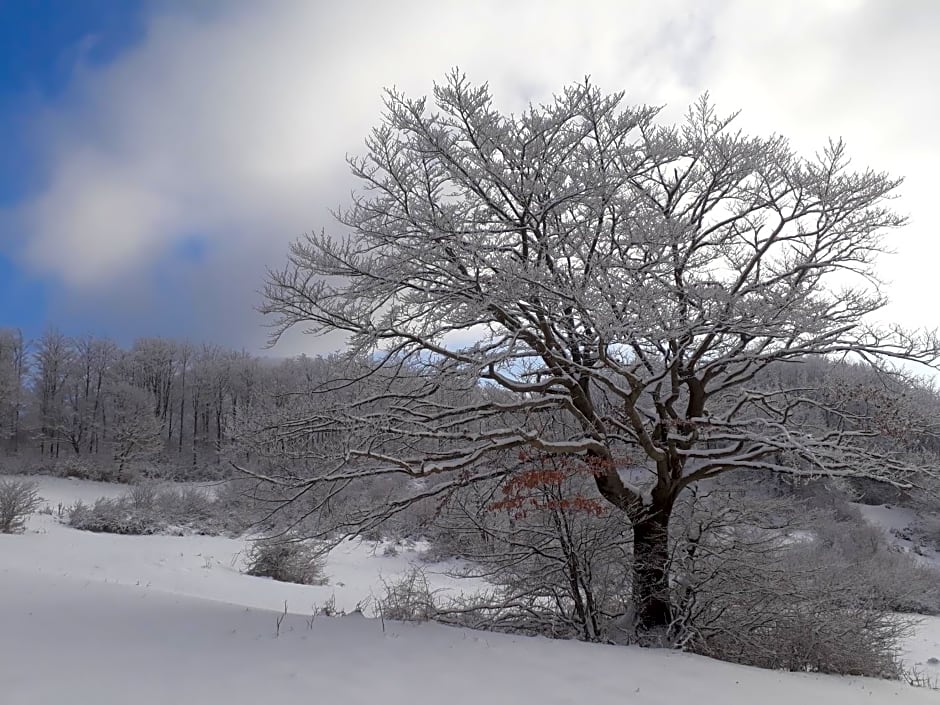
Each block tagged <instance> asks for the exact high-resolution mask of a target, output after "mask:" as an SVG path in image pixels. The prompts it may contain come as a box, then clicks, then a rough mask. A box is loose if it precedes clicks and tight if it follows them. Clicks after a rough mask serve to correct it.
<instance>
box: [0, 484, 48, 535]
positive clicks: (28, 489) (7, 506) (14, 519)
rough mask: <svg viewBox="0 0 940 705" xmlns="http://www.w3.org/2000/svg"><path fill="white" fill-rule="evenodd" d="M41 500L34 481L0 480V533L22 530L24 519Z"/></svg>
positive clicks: (37, 506) (24, 523) (36, 507)
mask: <svg viewBox="0 0 940 705" xmlns="http://www.w3.org/2000/svg"><path fill="white" fill-rule="evenodd" d="M41 502H42V498H41V497H40V496H39V493H38V490H37V488H36V483H34V482H28V481H23V480H0V533H3V534H12V533H16V532H19V531H22V530H23V528H24V526H25V525H26V519H27V518H28V517H29V515H30V514H32V513H33V512H35V511H36V510H37V509H38V508H39V505H40V503H41Z"/></svg>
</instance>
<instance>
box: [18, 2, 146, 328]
mask: <svg viewBox="0 0 940 705" xmlns="http://www.w3.org/2000/svg"><path fill="white" fill-rule="evenodd" d="M144 11H145V6H144V3H143V2H135V1H134V0H120V1H115V0H81V2H76V1H75V0H0V135H2V137H0V154H2V155H3V157H2V160H0V206H11V205H15V204H17V203H18V202H21V201H22V200H24V199H26V198H28V197H30V196H31V195H34V194H35V193H36V192H37V191H39V190H41V189H42V186H43V178H44V176H45V174H44V173H43V169H42V164H41V163H39V162H38V161H37V160H36V159H35V158H34V155H35V153H36V151H37V145H36V144H35V142H36V139H37V135H36V134H35V132H34V131H32V130H31V129H30V128H31V126H32V121H33V120H35V119H36V118H37V115H38V114H39V113H41V112H42V111H43V110H45V109H48V108H49V107H51V106H55V105H56V104H57V103H58V102H59V101H62V100H63V97H64V95H65V94H66V93H67V92H68V90H69V87H70V85H71V81H72V78H73V76H74V73H75V71H76V69H77V68H78V67H79V66H80V65H85V66H91V67H94V66H96V65H103V64H107V63H109V62H112V61H114V60H115V59H116V58H117V57H119V56H120V53H121V52H122V51H123V50H125V49H127V48H128V47H130V46H133V45H134V44H135V43H137V42H139V41H140V40H141V38H142V35H143V31H144V28H145V15H144ZM11 237H15V233H9V232H3V233H0V238H2V239H0V242H4V243H8V241H9V239H10V238H11ZM54 287H55V281H54V280H53V279H51V278H49V277H42V276H37V275H36V274H34V273H31V272H29V271H28V270H25V269H23V268H21V267H19V266H17V264H16V262H15V261H14V260H13V259H11V257H10V256H9V254H7V253H5V252H3V251H0V325H8V326H16V327H19V328H22V329H23V330H24V331H25V332H26V333H27V334H28V335H30V336H32V335H35V334H36V333H37V332H39V331H40V330H41V328H42V327H43V326H44V325H46V324H47V323H48V322H47V321H46V311H47V303H48V293H49V291H50V289H52V288H54Z"/></svg>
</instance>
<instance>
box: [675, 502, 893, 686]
mask: <svg viewBox="0 0 940 705" xmlns="http://www.w3.org/2000/svg"><path fill="white" fill-rule="evenodd" d="M713 492H722V493H724V495H725V496H723V497H720V498H717V499H716V498H715V497H714V496H713V493H704V494H696V493H690V494H688V495H686V496H685V497H684V498H683V502H682V505H681V506H680V508H679V510H678V511H677V515H676V521H675V522H674V524H673V527H672V529H673V542H674V547H673V566H672V567H673V575H674V578H675V580H674V585H673V593H674V594H673V604H674V606H675V615H674V617H675V621H674V624H673V626H672V630H671V631H672V633H671V636H672V638H673V639H674V641H675V643H677V644H678V645H680V646H682V647H684V648H686V649H687V650H690V651H694V652H696V653H700V654H704V655H707V656H712V657H714V658H718V659H721V660H725V661H733V662H736V663H743V664H747V665H752V666H760V667H763V668H774V669H784V670H791V671H818V672H825V673H840V674H851V675H865V676H875V677H891V678H896V677H898V675H899V665H898V662H897V658H896V657H897V645H898V641H899V639H900V638H901V637H902V636H903V635H904V634H905V633H906V631H907V629H908V628H909V622H907V621H906V620H904V619H901V618H899V617H897V616H896V615H894V614H892V612H891V609H892V604H891V602H890V600H889V599H888V597H889V594H888V592H890V591H888V592H885V591H882V590H879V587H878V586H877V585H876V583H875V582H874V581H875V580H877V578H875V577H874V574H875V573H877V572H879V571H881V570H882V568H881V567H880V566H879V564H878V563H877V561H872V562H865V554H864V553H863V552H861V551H860V550H854V551H847V550H845V547H844V546H840V545H837V544H834V543H831V542H829V541H827V540H826V539H823V538H820V536H819V535H818V533H819V532H820V531H821V532H822V533H824V534H826V535H827V536H835V535H838V532H836V531H830V529H828V528H826V521H832V520H831V519H829V520H825V519H824V515H822V514H820V513H819V512H812V511H807V510H805V508H803V509H802V510H801V508H800V507H794V506H793V505H792V504H789V503H787V502H785V501H782V500H776V501H775V500H766V499H761V500H755V499H753V498H750V497H747V496H743V495H737V496H734V497H729V496H727V492H726V491H724V490H720V489H716V490H713ZM788 505H789V506H788ZM838 523H839V524H840V525H841V527H842V528H841V531H842V535H851V534H852V532H853V531H857V532H858V534H859V536H858V540H859V541H860V542H861V543H862V544H864V543H865V542H866V541H867V542H872V541H874V540H875V539H877V535H875V536H872V535H871V534H869V533H868V532H867V530H866V529H865V527H862V528H861V529H857V528H856V526H857V525H856V524H853V523H851V522H838ZM807 524H808V525H809V528H810V530H807V529H806V525H807ZM819 527H823V528H822V529H819ZM813 529H816V530H813ZM850 543H851V542H850ZM874 545H875V544H874V543H873V544H872V546H874ZM870 550H873V549H871V548H870V547H866V548H865V551H870ZM872 555H875V554H872Z"/></svg>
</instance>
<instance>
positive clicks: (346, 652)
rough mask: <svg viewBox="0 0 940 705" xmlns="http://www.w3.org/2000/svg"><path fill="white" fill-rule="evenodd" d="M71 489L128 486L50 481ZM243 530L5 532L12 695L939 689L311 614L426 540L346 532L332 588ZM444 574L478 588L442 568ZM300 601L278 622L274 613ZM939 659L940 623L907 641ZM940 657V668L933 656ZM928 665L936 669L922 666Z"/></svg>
mask: <svg viewBox="0 0 940 705" xmlns="http://www.w3.org/2000/svg"><path fill="white" fill-rule="evenodd" d="M40 482H41V494H42V495H43V496H44V497H45V498H46V500H47V502H48V503H49V505H50V506H51V507H52V508H53V509H55V508H56V507H57V506H58V504H59V503H62V504H70V503H71V502H73V501H75V500H76V499H84V500H86V501H88V500H93V499H94V498H95V497H98V496H101V495H105V494H111V495H114V494H121V493H122V492H123V491H125V488H123V487H118V486H113V485H100V484H99V485H93V483H86V482H80V481H75V480H59V479H52V478H40ZM244 546H245V544H244V542H243V541H240V540H233V539H224V538H217V537H204V536H184V537H169V536H149V537H130V536H113V535H102V534H89V533H84V532H79V531H75V530H73V529H70V528H68V527H66V526H64V525H62V524H60V523H59V522H58V521H57V520H56V519H55V517H54V516H50V515H37V516H35V517H33V518H32V520H31V521H30V525H29V530H28V532H27V533H26V534H23V535H17V536H0V703H2V705H52V704H53V703H58V702H69V703H77V704H84V703H90V704H91V703H93V704H94V705H110V704H112V703H113V704H115V705H117V704H120V705H158V704H159V705H165V704H166V703H186V704H187V705H188V704H190V703H191V704H193V705H215V704H218V705H238V704H239V703H252V704H255V703H258V702H262V701H264V702H270V703H274V704H276V705H282V704H283V705H289V704H292V703H310V702H324V703H330V704H333V703H335V704H337V705H341V704H347V703H350V704H358V703H362V704H363V705H365V704H366V703H368V705H374V704H375V703H382V705H397V704H398V703H407V704H408V705H421V704H422V703H442V702H446V703H450V704H452V705H460V704H463V703H467V704H471V703H472V704H473V705H481V704H482V703H514V704H518V705H528V704H529V703H532V704H538V705H545V704H548V703H581V702H588V701H589V702H592V703H598V704H599V705H604V704H606V703H617V704H618V705H620V704H623V703H631V704H635V705H653V704H666V703H676V704H681V703H693V702H694V703H696V705H708V704H710V703H714V704H715V705H745V704H747V705H750V704H751V703H755V702H761V703H768V704H775V703H776V704H780V705H784V704H787V705H789V704H792V703H800V704H801V705H802V703H805V702H813V703H814V702H825V703H828V704H831V705H849V704H854V703H860V702H869V703H889V702H890V703H900V704H902V705H908V704H909V705H914V704H916V703H936V702H938V701H940V698H938V694H937V692H936V691H930V690H924V689H914V688H910V687H908V686H905V685H901V684H899V683H892V682H886V681H877V680H871V679H864V678H837V677H830V676H817V675H808V674H788V673H778V672H773V671H764V670H760V669H754V668H748V667H743V666H736V665H732V664H725V663H720V662H717V661H712V660H710V659H705V658H701V657H696V656H691V655H686V654H681V653H676V652H669V651H654V650H643V649H636V648H625V647H606V646H598V645H589V644H582V643H576V642H560V641H550V640H546V639H532V638H523V637H512V636H507V635H499V634H491V633H482V632H473V631H468V630H462V629H453V628H447V627H442V626H439V625H433V624H421V625H403V624H392V623H386V624H385V625H383V624H382V623H381V622H380V621H379V620H374V619H366V618H364V617H361V616H358V615H354V616H349V617H343V618H336V619H327V618H324V617H317V618H315V619H311V617H310V616H311V615H312V614H313V612H314V610H315V609H316V607H317V606H322V605H323V604H325V603H326V602H327V600H329V599H330V598H331V597H332V596H334V595H335V600H336V606H337V607H338V608H342V609H346V610H351V609H353V608H354V607H355V606H356V604H357V603H359V602H360V601H362V600H365V599H367V598H369V597H370V596H372V595H376V594H381V591H382V581H383V579H385V580H390V579H394V578H395V576H397V575H400V574H402V573H404V572H406V571H407V570H408V569H409V566H410V564H411V563H413V562H415V561H417V560H418V554H417V553H416V552H415V551H407V550H406V551H402V552H401V553H399V555H397V556H384V555H382V551H381V550H379V551H376V550H374V549H375V546H374V545H372V544H365V543H358V542H356V543H348V544H344V545H343V546H341V547H340V548H338V549H337V550H336V551H334V552H333V553H332V554H331V555H330V557H329V561H328V565H327V574H328V575H329V577H330V583H329V585H326V586H317V587H307V586H297V585H286V584H281V583H277V582H274V581H271V580H266V579H262V578H252V577H248V576H245V575H242V574H241V573H239V572H238V565H239V560H240V555H241V552H242V551H243V549H244ZM432 580H433V581H434V586H435V587H438V586H440V587H444V588H449V589H466V586H465V585H463V584H459V583H455V582H454V581H452V580H450V579H448V578H446V577H445V576H441V575H435V576H432ZM285 601H286V603H287V608H288V613H289V614H288V615H287V616H286V617H285V618H284V619H283V622H282V624H281V626H280V630H279V631H280V634H279V636H275V634H276V631H277V625H276V622H277V619H278V616H279V615H278V613H279V612H281V611H283V609H284V603H285ZM908 648H909V649H910V656H909V659H910V661H911V663H914V662H917V661H920V662H922V663H924V664H926V662H927V659H928V658H929V657H930V656H940V620H928V621H927V622H926V623H925V627H924V628H923V629H921V630H920V632H919V633H918V635H917V636H916V637H915V638H914V639H912V641H911V643H910V644H909V645H908ZM928 669H929V670H928ZM924 670H925V671H926V672H933V673H940V670H938V669H936V668H935V667H933V666H930V665H925V667H924Z"/></svg>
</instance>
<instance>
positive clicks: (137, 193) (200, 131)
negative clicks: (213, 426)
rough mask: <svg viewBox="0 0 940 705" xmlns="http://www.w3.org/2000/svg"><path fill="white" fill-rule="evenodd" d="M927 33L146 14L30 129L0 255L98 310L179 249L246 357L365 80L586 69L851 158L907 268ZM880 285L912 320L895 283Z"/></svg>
mask: <svg viewBox="0 0 940 705" xmlns="http://www.w3.org/2000/svg"><path fill="white" fill-rule="evenodd" d="M168 8H169V9H168ZM937 20H938V6H937V5H936V4H934V3H932V2H923V3H916V2H910V3H903V4H900V3H899V4H888V3H883V2H880V1H879V0H870V1H869V2H862V1H861V0H857V1H849V0H847V1H837V0H832V1H830V2H817V1H815V0H813V1H810V0H805V1H792V2H787V3H772V4H768V3H756V2H751V1H750V0H729V1H727V2H696V3H689V2H684V1H683V0H673V1H671V2H658V3H649V2H632V3H631V2H617V1H615V0H611V1H610V2H603V1H600V0H598V1H596V2H582V3H571V2H565V1H562V2H551V1H535V0H533V1H531V2H522V1H517V2H497V1H496V0H484V1H480V2H474V3H464V2H458V1H456V0H454V1H451V2H441V1H438V2H431V1H427V2H425V1H418V0H414V1H412V2H405V3H389V2H383V1H381V0H376V1H359V2H347V3H343V4H342V5H340V4H338V3H337V4H332V3H312V2H307V1H298V2H288V1H287V0H282V1H281V2H278V3H257V2H247V1H246V2H241V3H235V2H230V3H225V4H220V5H219V6H217V7H215V8H214V9H213V10H212V11H208V12H196V11H194V10H193V9H192V7H189V6H185V5H172V6H165V8H164V9H163V10H162V11H160V12H158V14H155V15H154V16H153V17H152V18H151V21H150V24H149V29H148V32H147V34H146V38H145V39H144V41H143V42H142V43H141V44H140V45H139V46H138V47H137V48H135V49H133V50H132V51H130V52H128V53H127V54H125V55H123V56H122V57H120V58H119V59H118V60H117V61H116V62H115V63H114V64H112V65H110V66H107V67H104V68H96V69H83V70H80V71H79V72H77V74H76V78H75V81H74V85H73V88H72V92H71V95H70V98H69V100H67V101H65V102H64V103H63V104H62V105H61V106H59V107H57V108H56V109H55V110H54V111H53V112H52V113H51V115H50V116H49V117H48V120H47V122H46V125H45V130H46V134H48V135H49V140H48V145H47V147H48V148H47V151H46V154H45V156H44V158H45V159H46V160H47V162H46V166H47V168H48V174H49V181H48V185H47V187H46V188H45V190H43V191H42V192H41V193H40V194H39V195H38V196H37V197H36V198H35V199H34V200H32V201H31V202H28V203H25V204H23V205H22V206H21V207H20V208H18V209H16V211H15V213H14V214H13V216H14V217H15V218H16V219H17V221H18V222H19V223H20V225H21V228H22V231H23V232H24V233H25V239H24V241H23V242H22V247H21V249H20V251H19V257H20V258H21V261H22V262H24V263H25V264H26V266H28V267H30V268H32V269H33V270H35V271H37V272H41V273H44V274H47V275H50V276H52V277H54V278H55V279H56V280H58V281H60V282H62V283H63V285H64V289H63V291H65V292H66V295H67V296H68V298H69V301H70V307H71V308H74V307H75V306H77V305H79V304H78V303H77V302H80V301H81V300H82V299H83V297H88V298H89V300H90V299H91V298H93V299H94V300H95V301H96V302H98V305H100V302H102V301H106V300H107V299H108V296H107V294H108V292H109V291H112V290H117V289H118V288H119V287H120V288H121V289H126V287H128V286H133V284H132V282H133V281H134V280H135V275H140V276H139V277H137V278H139V279H140V280H144V279H146V275H147V273H148V271H149V270H150V269H151V267H152V266H153V264H154V263H155V262H158V261H164V262H165V261H166V260H165V258H166V256H167V253H169V252H171V251H172V249H173V247H174V246H175V245H176V244H177V243H179V242H180V241H182V240H184V239H185V238H188V237H192V236H193V235H194V234H195V235H199V236H201V237H204V238H206V240H207V242H208V243H209V247H208V251H207V256H206V261H205V263H204V267H205V270H204V271H201V272H199V271H198V270H195V271H196V272H197V273H194V274H192V275H188V276H187V277H184V278H181V279H179V281H177V282H176V284H177V285H178V286H181V287H185V288H186V290H187V291H189V292H190V294H191V296H192V297H193V298H194V299H196V300H198V301H200V304H199V306H200V308H199V316H200V317H202V318H203V319H204V321H205V322H206V326H205V327H203V328H200V330H205V331H207V332H215V331H219V333H220V334H223V335H228V336H230V338H231V339H230V340H228V341H226V342H245V343H246V344H253V343H254V342H255V341H257V340H259V339H260V338H261V336H262V333H260V332H256V331H255V326H256V324H257V319H256V318H252V316H251V312H250V310H247V308H248V306H246V304H248V302H249V301H250V300H251V299H252V295H251V294H250V292H254V291H255V290H257V289H258V288H259V287H260V285H261V277H262V274H263V266H264V265H265V264H267V265H277V264H278V263H279V262H280V260H281V259H282V257H283V253H284V249H285V247H286V244H287V242H289V241H290V240H291V239H292V238H294V237H296V236H297V235H299V234H300V233H302V232H304V231H308V230H310V229H319V228H320V227H321V226H324V225H326V226H328V225H329V216H328V214H327V211H326V208H327V207H328V206H330V205H333V204H335V203H337V202H338V201H340V200H341V199H342V198H343V195H344V193H345V191H346V190H347V189H348V187H349V185H350V184H349V181H348V178H347V176H346V172H345V166H344V163H343V158H344V156H345V154H346V153H347V152H356V151H358V149H359V148H360V145H361V144H362V139H363V137H364V136H365V134H366V133H367V131H368V129H369V128H370V127H371V126H372V125H373V124H374V123H375V122H376V121H377V118H378V115H379V112H380V109H381V102H380V100H381V93H380V92H381V88H382V87H383V86H389V85H392V84H396V85H398V86H399V87H401V88H403V89H404V90H406V91H408V92H410V93H419V94H423V93H426V92H428V91H429V89H430V86H431V82H432V81H433V80H435V79H440V78H441V77H442V75H443V74H444V73H445V72H446V71H447V70H448V69H449V68H450V67H452V66H454V65H460V66H461V68H463V69H464V70H466V71H467V72H468V74H469V75H470V77H471V78H472V79H473V80H477V81H482V80H487V81H489V82H490V84H491V86H492V88H493V91H494V93H495V94H496V97H497V100H498V101H499V102H500V103H501V104H502V105H504V106H506V107H507V108H509V109H518V108H520V107H521V106H522V105H524V104H525V102H526V101H528V100H530V99H534V100H539V99H543V98H545V97H546V96H547V95H548V94H549V93H551V92H552V91H555V90H557V89H558V88H560V87H561V86H562V85H563V84H564V83H566V82H569V81H572V80H577V79H579V78H581V77H583V76H584V75H585V74H588V73H590V74H591V75H592V76H593V77H594V78H595V80H596V81H597V82H598V83H600V84H601V85H602V86H603V87H604V88H607V89H610V90H617V89H621V88H623V89H626V90H627V91H628V93H629V95H630V96H631V97H632V98H633V99H635V100H640V101H649V102H655V103H661V102H669V103H670V105H671V109H670V112H672V109H675V110H676V111H679V110H682V109H684V106H685V104H686V103H688V102H689V101H690V100H692V99H693V98H694V97H695V96H696V95H697V94H698V93H700V92H701V91H703V90H705V89H711V90H712V93H713V94H714V96H715V97H716V98H717V99H718V100H719V103H720V105H721V106H722V107H725V108H727V109H728V110H732V109H735V108H738V107H741V108H744V114H743V115H742V120H743V121H744V122H745V124H747V125H748V126H749V127H750V128H752V129H758V130H760V131H764V132H768V131H780V132H783V133H785V134H789V135H791V136H793V137H794V139H795V141H796V142H797V144H800V145H805V146H812V145H817V144H820V143H821V141H822V140H823V139H824V138H825V137H826V136H827V135H829V134H837V135H838V134H844V135H845V136H846V137H848V138H849V139H850V148H852V152H853V153H854V154H857V155H859V160H860V161H861V162H871V163H873V164H874V165H876V166H884V167H886V168H890V169H891V170H892V171H895V172H897V173H900V174H907V175H908V176H909V184H908V188H907V192H906V195H907V196H908V198H907V199H906V200H905V201H904V203H903V204H902V206H903V207H904V208H905V209H906V210H908V211H910V212H911V213H912V215H913V219H914V222H915V226H914V227H912V228H911V231H912V232H911V234H910V236H909V237H908V238H907V242H906V244H905V245H904V246H903V247H902V253H903V257H902V258H901V259H900V260H898V261H901V262H906V263H907V265H903V266H916V265H917V263H919V262H923V261H924V260H925V253H926V252H928V251H929V252H935V251H936V250H934V249H933V244H932V242H930V235H931V233H929V231H928V229H929V216H930V210H929V208H930V205H932V203H931V201H930V200H928V199H931V193H930V188H929V183H930V181H931V180H932V179H933V162H935V161H936V158H937V157H938V156H940V139H938V137H937V136H936V135H935V134H934V133H933V132H932V131H931V129H930V128H931V122H932V119H933V116H934V115H936V114H937V108H940V105H938V104H937V101H938V99H937V97H936V96H935V95H934V92H933V91H932V90H931V86H930V83H929V77H928V76H927V68H928V67H930V66H937V65H940V50H938V49H936V48H934V42H933V41H932V38H933V37H935V36H936V31H937V29H938V22H937ZM928 248H929V249H928ZM887 271H888V272H889V274H896V273H897V272H898V271H900V270H899V269H898V264H897V262H895V263H894V264H893V265H891V266H889V267H888V268H887ZM246 292H247V293H246ZM897 293H899V294H900V299H901V301H902V304H903V305H902V307H901V309H899V310H901V311H902V314H900V315H907V314H909V313H911V312H912V311H913V312H914V315H913V316H910V318H912V319H914V318H917V317H918V313H917V310H915V309H916V304H915V301H916V300H917V299H916V291H914V290H913V289H912V288H911V286H910V285H907V286H906V288H905V285H904V284H901V285H900V286H899V287H898V289H897ZM903 302H908V303H906V304H905V303H903ZM152 305H154V306H156V305H159V304H158V303H154V304H152ZM236 305H237V306H238V307H240V308H236ZM242 309H245V310H242ZM926 314H927V311H926V310H924V311H923V315H926ZM920 318H923V316H920ZM908 322H920V323H928V322H929V321H926V320H912V321H911V320H909V321H908ZM141 332H143V331H141ZM187 332H188V333H189V334H193V331H187ZM195 333H197V334H198V333H199V331H195Z"/></svg>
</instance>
